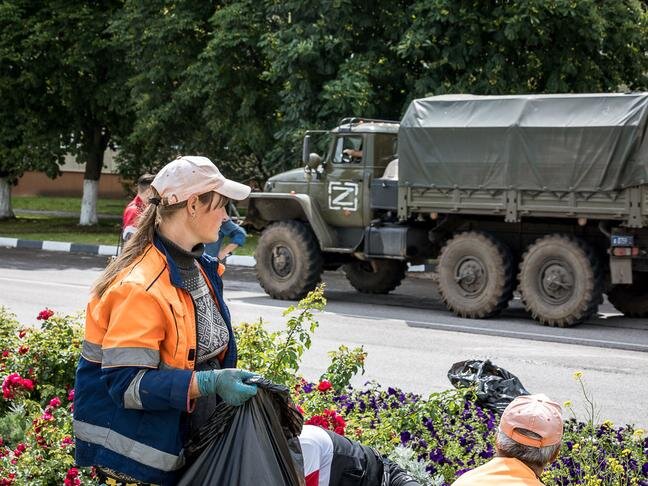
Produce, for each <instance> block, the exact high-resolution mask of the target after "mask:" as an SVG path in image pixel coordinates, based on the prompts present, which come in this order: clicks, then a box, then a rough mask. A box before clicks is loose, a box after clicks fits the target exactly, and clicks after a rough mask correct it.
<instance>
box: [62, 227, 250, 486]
mask: <svg viewBox="0 0 648 486" xmlns="http://www.w3.org/2000/svg"><path fill="white" fill-rule="evenodd" d="M199 263H200V269H201V271H202V274H203V275H204V276H205V277H206V281H207V283H208V285H209V287H210V288H211V290H212V296H213V297H214V300H215V302H216V303H217V305H218V307H219V309H220V312H221V315H222V316H223V319H224V321H225V323H226V324H227V328H228V331H229V347H228V349H227V351H226V353H225V356H224V357H223V360H222V363H221V365H222V367H223V368H231V367H234V366H235V365H236V357H237V354H236V342H235V339H234V334H233V332H232V327H231V321H230V315H229V311H228V309H227V306H226V305H225V302H224V301H223V297H222V289H223V287H222V286H223V284H222V280H221V278H220V274H221V273H222V268H223V267H222V266H221V265H220V264H219V263H218V262H217V260H216V259H215V258H212V257H210V256H208V255H203V256H202V257H201V258H200V259H199ZM195 360H196V318H195V309H194V306H193V301H192V300H191V296H190V295H189V292H187V291H186V290H185V289H184V288H183V284H182V279H181V277H180V274H179V272H178V269H177V267H176V265H175V263H174V262H173V259H172V258H171V257H170V256H169V254H168V253H167V251H166V249H165V248H164V245H163V244H162V242H161V241H160V240H159V239H158V238H156V240H155V242H154V244H152V245H149V246H148V247H147V248H146V249H145V251H144V252H143V254H142V255H141V256H140V257H138V258H137V259H136V260H135V262H134V263H132V264H131V265H129V266H128V267H127V268H126V269H124V270H123V271H122V272H121V273H120V274H119V275H118V276H117V278H116V279H115V280H114V282H113V283H112V284H111V285H110V287H109V288H108V290H106V292H105V293H104V294H103V296H101V297H100V298H98V297H96V296H94V297H93V298H92V299H91V301H90V302H89V304H88V308H87V314H86V329H85V340H84V342H83V347H82V352H81V358H80V360H79V365H78V367H77V373H76V382H75V407H74V434H75V436H76V462H77V464H78V465H79V466H103V467H106V468H109V469H113V470H116V471H120V472H122V473H124V474H126V475H128V476H132V477H134V478H137V479H138V480H140V481H142V482H148V483H154V484H162V485H166V484H175V482H176V481H177V472H178V471H179V470H180V468H182V466H183V464H184V457H183V443H184V442H185V441H186V439H187V437H186V434H187V431H188V417H187V413H188V412H190V411H191V404H190V400H189V385H190V383H191V377H192V374H193V370H194V365H195Z"/></svg>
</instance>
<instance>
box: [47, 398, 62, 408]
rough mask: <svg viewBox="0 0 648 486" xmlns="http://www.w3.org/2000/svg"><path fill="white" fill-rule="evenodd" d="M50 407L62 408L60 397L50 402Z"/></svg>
mask: <svg viewBox="0 0 648 486" xmlns="http://www.w3.org/2000/svg"><path fill="white" fill-rule="evenodd" d="M49 405H50V407H52V408H58V407H60V406H61V399H60V398H59V397H54V398H52V399H51V400H50V402H49Z"/></svg>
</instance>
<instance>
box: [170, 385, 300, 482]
mask: <svg viewBox="0 0 648 486" xmlns="http://www.w3.org/2000/svg"><path fill="white" fill-rule="evenodd" d="M246 383H254V384H256V385H257V386H258V387H259V388H258V392H257V394H256V396H254V397H253V398H251V399H250V400H248V401H247V402H246V403H245V404H244V405H242V406H240V407H232V406H229V405H227V404H225V403H222V402H221V403H219V404H218V405H217V408H216V410H215V411H214V413H213V414H212V416H211V417H210V419H209V421H208V422H207V423H206V424H205V425H204V426H203V427H202V428H201V429H200V432H199V434H198V436H197V437H193V438H192V440H191V442H190V443H188V444H187V446H186V448H185V452H186V454H187V456H188V457H197V458H196V459H195V461H193V463H192V464H191V466H189V468H188V469H187V471H186V472H185V473H184V474H183V476H182V478H181V479H180V482H179V483H178V485H179V486H190V485H191V486H194V485H198V484H200V485H203V484H204V485H211V484H213V485H230V484H231V485H235V484H241V485H253V486H265V485H268V486H274V485H279V484H280V485H286V486H303V485H304V468H303V458H302V453H301V447H300V445H299V434H300V433H301V430H302V426H303V424H304V419H303V417H302V415H301V413H300V412H299V411H298V410H297V408H296V407H295V405H294V404H293V402H292V400H291V398H290V393H289V391H288V388H286V387H285V386H282V385H277V384H275V383H272V382H271V381H269V380H266V379H265V378H259V379H256V378H255V379H251V380H247V381H246Z"/></svg>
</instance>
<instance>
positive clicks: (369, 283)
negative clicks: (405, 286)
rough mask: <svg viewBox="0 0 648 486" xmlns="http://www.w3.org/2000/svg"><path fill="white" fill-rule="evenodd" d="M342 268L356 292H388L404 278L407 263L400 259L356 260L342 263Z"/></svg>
mask: <svg viewBox="0 0 648 486" xmlns="http://www.w3.org/2000/svg"><path fill="white" fill-rule="evenodd" d="M343 269H344V274H345V275H346V278H347V279H348V280H349V283H350V284H351V285H352V286H353V288H355V289H356V290H357V291H358V292H363V293H365V294H388V293H389V292H391V291H392V290H394V289H395V288H396V287H398V286H399V285H400V283H401V282H402V281H403V279H404V278H405V272H406V271H407V263H405V262H402V261H400V260H372V261H366V262H363V261H358V262H353V263H349V264H347V265H344V267H343Z"/></svg>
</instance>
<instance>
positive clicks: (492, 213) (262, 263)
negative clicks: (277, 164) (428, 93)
mask: <svg viewBox="0 0 648 486" xmlns="http://www.w3.org/2000/svg"><path fill="white" fill-rule="evenodd" d="M316 136H319V137H322V136H326V137H328V138H330V141H329V142H328V145H327V147H328V148H327V149H326V153H325V154H324V155H319V154H317V153H314V152H313V151H312V149H311V147H312V146H313V144H314V139H312V137H316ZM302 159H303V160H302V163H303V167H300V168H297V169H294V170H290V171H288V172H284V173H282V174H278V175H276V176H274V177H271V178H270V179H269V180H268V182H267V183H266V185H265V187H264V190H263V192H258V193H253V194H252V195H251V199H250V206H249V209H248V215H247V220H248V222H250V223H251V224H253V225H254V226H256V227H257V228H259V229H261V228H262V229H263V233H262V235H261V237H260V240H259V244H258V247H257V250H256V254H255V257H256V271H257V275H258V278H259V281H260V283H261V285H262V287H263V288H264V289H265V291H266V292H267V293H268V294H269V295H270V296H272V297H274V298H277V299H297V298H300V297H301V296H303V295H304V294H305V293H307V292H308V291H309V290H311V289H313V288H314V287H315V286H316V284H317V283H318V282H319V281H320V278H321V275H322V272H323V271H325V270H334V269H337V268H339V267H342V269H343V271H344V273H345V274H346V277H347V278H348V280H349V282H350V283H351V285H353V287H355V288H356V289H357V290H359V291H360V292H369V293H379V294H382V293H388V292H390V291H392V290H393V289H394V288H396V287H397V286H398V285H399V284H400V282H401V281H402V279H403V278H404V277H405V273H406V270H407V264H408V263H409V264H418V263H423V262H428V261H430V260H436V268H437V273H438V280H437V282H436V284H437V285H438V290H439V293H440V295H441V297H442V299H443V301H444V302H445V305H446V306H447V307H448V309H450V310H451V311H453V312H454V313H456V314H457V315H459V316H462V317H469V318H485V317H491V316H495V315H497V314H498V313H499V312H501V311H502V310H503V309H504V308H506V307H507V305H508V303H509V302H510V301H511V300H512V299H513V294H514V291H515V290H516V289H517V291H518V292H519V294H520V296H521V299H522V302H523V304H524V306H525V307H526V309H527V310H528V311H529V313H530V314H531V315H532V316H533V318H535V319H536V320H538V321H539V322H541V323H543V324H546V325H550V326H560V327H565V326H571V325H574V324H577V323H580V322H582V321H583V320H585V319H587V318H588V317H590V316H591V315H592V314H594V313H595V312H596V311H597V308H598V306H599V304H600V303H601V302H602V299H603V295H604V293H607V296H608V298H609V300H610V302H611V303H612V304H613V305H614V306H615V307H616V308H617V309H619V310H620V311H621V312H623V314H625V315H627V316H634V317H647V316H648V93H638V94H584V95H526V96H472V95H444V96H434V97H429V98H424V99H418V100H414V101H413V102H412V103H411V104H410V106H409V108H408V109H407V111H406V113H405V115H404V116H403V119H402V120H401V121H400V122H395V121H385V120H372V119H361V118H345V119H343V120H341V121H340V123H339V125H338V126H337V127H335V128H333V129H332V130H330V131H328V132H326V133H321V131H312V132H307V133H306V135H305V137H304V144H303V156H302ZM430 285H432V282H431V283H430Z"/></svg>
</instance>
